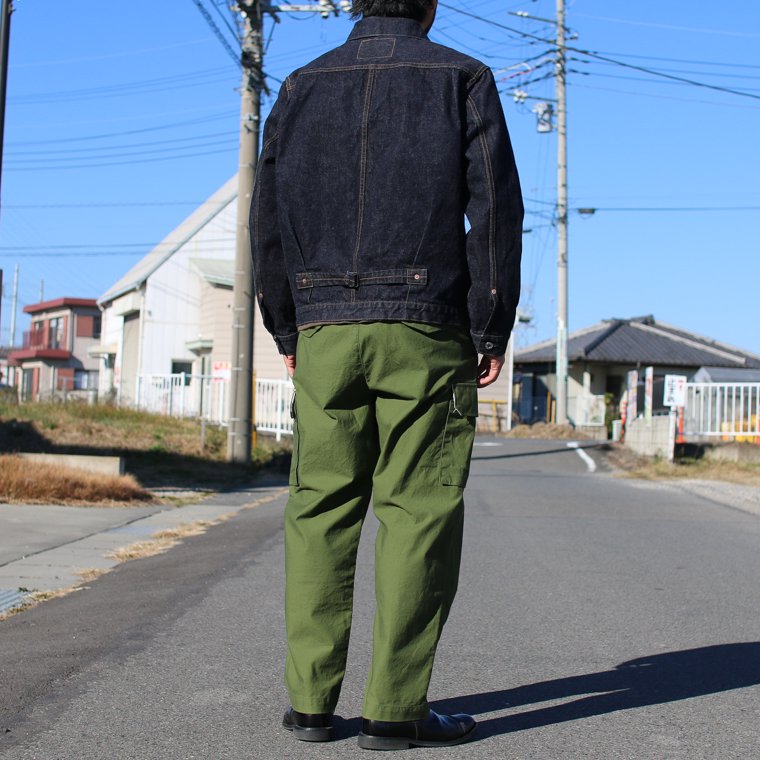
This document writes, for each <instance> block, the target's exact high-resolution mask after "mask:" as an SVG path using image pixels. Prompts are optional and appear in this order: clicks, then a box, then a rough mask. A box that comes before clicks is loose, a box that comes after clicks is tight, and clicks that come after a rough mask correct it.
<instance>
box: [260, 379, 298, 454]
mask: <svg viewBox="0 0 760 760" xmlns="http://www.w3.org/2000/svg"><path fill="white" fill-rule="evenodd" d="M292 403H293V383H291V382H290V380H259V379H257V380H256V405H255V410H254V419H255V420H256V430H258V431H260V432H262V433H274V434H275V436H276V437H277V440H278V441H279V440H280V439H281V438H282V436H283V435H293V418H292V416H291V413H290V407H291V404H292Z"/></svg>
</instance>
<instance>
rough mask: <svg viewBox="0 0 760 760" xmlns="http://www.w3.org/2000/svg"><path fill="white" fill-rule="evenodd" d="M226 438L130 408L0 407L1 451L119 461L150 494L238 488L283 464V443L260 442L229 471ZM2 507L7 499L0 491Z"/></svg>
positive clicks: (0, 403) (208, 427)
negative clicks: (117, 458)
mask: <svg viewBox="0 0 760 760" xmlns="http://www.w3.org/2000/svg"><path fill="white" fill-rule="evenodd" d="M226 439H227V433H226V430H225V429H224V428H221V427H217V426H214V425H206V427H205V431H203V439H202V431H201V424H200V422H199V421H197V420H189V419H179V418H174V417H164V416H161V415H156V414H148V413H146V412H140V411H136V410H133V409H121V408H118V407H113V406H108V405H96V406H88V405H86V404H83V403H75V402H70V403H67V404H61V403H30V404H14V403H8V402H3V401H0V451H2V452H8V453H12V452H21V451H23V452H47V453H60V454H94V455H98V454H99V455H110V456H122V457H124V460H125V467H126V471H127V472H128V473H129V474H130V475H132V476H133V478H134V479H135V485H136V486H137V487H138V488H140V487H142V488H143V489H147V490H151V491H159V492H162V491H214V490H219V489H223V488H226V487H230V486H234V485H235V484H237V483H242V482H245V481H246V480H248V479H250V477H251V475H252V474H253V472H254V471H255V470H256V469H257V468H259V467H261V466H262V465H264V464H268V463H273V464H275V465H278V464H281V465H283V466H284V464H285V462H286V461H287V458H288V452H287V446H288V444H287V443H283V444H275V443H274V442H271V441H269V440H265V439H261V438H260V439H259V440H260V445H259V446H258V447H257V448H256V449H255V451H254V453H253V457H252V461H251V463H250V465H240V464H230V463H228V462H227V461H226V444H227V441H226ZM288 443H289V442H288ZM273 460H274V462H273ZM33 480H34V482H37V481H39V480H40V479H39V478H35V479H33ZM29 497H30V496H29V495H27V497H21V500H23V499H24V498H27V499H28V498H29ZM39 498H40V499H42V498H44V497H42V496H40V497H39ZM2 500H8V498H7V494H6V493H5V492H4V491H3V490H0V501H2ZM15 500H18V499H15ZM57 501H60V500H57Z"/></svg>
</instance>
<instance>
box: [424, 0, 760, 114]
mask: <svg viewBox="0 0 760 760" xmlns="http://www.w3.org/2000/svg"><path fill="white" fill-rule="evenodd" d="M438 4H439V5H440V6H442V7H443V8H448V9H449V10H452V11H454V12H455V13H459V14H461V15H463V16H467V17H470V18H474V19H478V20H479V21H482V22H484V23H486V24H490V25H491V26H494V27H496V28H498V29H502V30H503V31H506V32H508V33H510V34H512V35H515V34H516V35H518V36H520V37H524V38H526V39H531V40H535V41H538V42H543V43H545V44H550V45H555V46H556V40H552V39H550V38H547V37H540V36H538V35H536V34H530V33H529V32H523V31H520V30H519V29H515V28H514V27H511V26H507V25H506V24H502V23H500V22H498V21H494V20H493V19H487V18H483V17H482V16H478V15H476V14H474V13H470V12H469V11H464V10H462V9H461V8H457V7H455V6H453V5H449V4H448V3H443V2H439V3H438ZM565 49H566V50H568V51H570V52H574V53H580V54H581V55H585V56H588V57H589V58H595V59H596V60H599V61H606V62H607V63H613V64H615V65H617V66H621V67H623V68H627V69H632V70H634V71H640V72H642V73H645V74H649V75H650V76H654V77H661V78H663V79H671V80H673V81H677V82H683V83H685V84H690V85H693V86H694V87H703V88H705V89H709V90H716V91H718V92H725V93H728V94H730V95H738V96H739V97H744V98H752V99H754V100H760V95H757V94H755V93H752V92H747V91H744V90H736V89H733V88H730V87H722V86H721V85H715V84H708V83H707V82H700V81H698V80H695V79H689V78H686V77H681V76H677V75H675V74H668V73H667V72H663V71H658V70H656V69H650V68H648V67H646V66H639V65H637V64H633V63H626V62H625V61H618V60H616V59H614V58H610V57H609V56H605V55H601V54H600V53H595V52H593V51H591V50H583V49H581V48H577V47H574V46H572V45H566V46H565Z"/></svg>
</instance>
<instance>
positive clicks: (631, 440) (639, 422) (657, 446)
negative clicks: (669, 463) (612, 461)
mask: <svg viewBox="0 0 760 760" xmlns="http://www.w3.org/2000/svg"><path fill="white" fill-rule="evenodd" d="M674 435H675V419H674V418H671V416H670V415H665V416H661V417H652V420H651V422H650V421H647V420H646V419H645V418H644V417H639V418H638V419H635V420H631V421H630V422H629V423H628V424H627V425H626V428H625V445H626V446H627V447H628V448H629V449H631V450H632V451H635V452H636V453H637V454H643V455H644V456H648V457H662V458H663V459H672V458H673V441H674Z"/></svg>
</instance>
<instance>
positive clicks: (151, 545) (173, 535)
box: [106, 520, 214, 562]
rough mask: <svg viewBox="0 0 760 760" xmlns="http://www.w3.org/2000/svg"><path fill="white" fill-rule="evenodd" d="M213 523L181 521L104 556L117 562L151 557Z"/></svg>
mask: <svg viewBox="0 0 760 760" xmlns="http://www.w3.org/2000/svg"><path fill="white" fill-rule="evenodd" d="M213 524H214V523H212V522H209V521H207V520H196V521H195V522H192V523H181V524H180V525H178V526H177V527H176V528H170V529H168V530H161V531H158V532H157V533H154V534H153V535H152V536H151V538H149V539H147V540H145V541H135V542H134V543H132V544H129V546H124V547H122V548H121V549H116V550H115V551H112V552H109V553H108V554H106V557H107V558H108V559H115V560H117V561H118V562H129V561H130V560H133V559H143V558H144V557H153V556H155V555H156V554H164V553H165V552H167V551H169V549H171V548H172V547H173V546H176V545H177V544H179V543H181V539H183V538H187V537H188V536H199V535H201V534H202V533H205V532H206V531H207V530H208V528H209V527H210V526H211V525H213Z"/></svg>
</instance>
